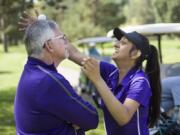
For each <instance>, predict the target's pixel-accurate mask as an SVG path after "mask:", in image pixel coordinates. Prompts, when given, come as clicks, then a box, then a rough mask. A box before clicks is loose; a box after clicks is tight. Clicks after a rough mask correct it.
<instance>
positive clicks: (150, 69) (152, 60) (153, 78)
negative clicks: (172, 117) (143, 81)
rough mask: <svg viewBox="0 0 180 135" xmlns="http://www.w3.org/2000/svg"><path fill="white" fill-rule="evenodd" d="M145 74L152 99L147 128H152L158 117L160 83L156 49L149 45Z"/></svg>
mask: <svg viewBox="0 0 180 135" xmlns="http://www.w3.org/2000/svg"><path fill="white" fill-rule="evenodd" d="M145 72H146V74H147V75H148V78H149V82H150V86H151V90H152V97H151V100H150V109H149V116H150V117H149V127H152V126H153V125H154V124H155V123H156V122H157V120H158V118H159V116H160V101H161V81H160V66H159V60H158V52H157V49H156V47H154V46H153V45H150V54H149V56H148V58H147V64H146V68H145Z"/></svg>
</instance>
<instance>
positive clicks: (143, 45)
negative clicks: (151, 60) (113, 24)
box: [113, 28, 150, 59]
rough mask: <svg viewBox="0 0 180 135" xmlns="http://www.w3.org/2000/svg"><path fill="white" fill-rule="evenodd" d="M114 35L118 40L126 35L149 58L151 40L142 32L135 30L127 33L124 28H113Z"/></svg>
mask: <svg viewBox="0 0 180 135" xmlns="http://www.w3.org/2000/svg"><path fill="white" fill-rule="evenodd" d="M113 34H114V35H113V36H114V37H115V38H116V39H117V40H121V38H122V37H123V36H124V37H126V38H127V39H128V40H129V41H130V42H132V43H133V44H134V45H135V46H136V47H137V48H138V49H139V50H140V51H141V53H142V56H143V57H144V58H145V59H147V58H148V56H149V54H150V45H149V40H148V39H147V38H146V37H145V36H143V35H142V34H140V33H138V32H136V31H133V32H130V33H126V32H124V31H123V30H121V29H119V28H114V30H113Z"/></svg>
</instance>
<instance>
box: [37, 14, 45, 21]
mask: <svg viewBox="0 0 180 135" xmlns="http://www.w3.org/2000/svg"><path fill="white" fill-rule="evenodd" d="M38 20H46V16H45V15H44V14H41V15H39V16H38Z"/></svg>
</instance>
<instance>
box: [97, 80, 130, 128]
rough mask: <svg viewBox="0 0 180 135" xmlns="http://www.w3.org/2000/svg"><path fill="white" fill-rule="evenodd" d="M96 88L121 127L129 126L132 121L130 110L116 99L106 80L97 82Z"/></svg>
mask: <svg viewBox="0 0 180 135" xmlns="http://www.w3.org/2000/svg"><path fill="white" fill-rule="evenodd" d="M95 86H96V88H97V89H98V92H99V94H100V95H101V97H102V99H103V101H104V103H105V105H106V107H107V109H108V110H109V112H110V113H111V115H112V116H113V118H114V119H115V120H116V122H117V123H118V124H119V125H125V124H127V123H128V122H129V120H130V119H131V114H130V113H129V111H128V108H127V107H126V106H124V105H123V104H122V103H121V102H120V101H119V100H117V99H116V97H115V96H114V95H113V93H112V92H111V91H110V90H109V88H108V86H107V85H106V83H105V82H104V80H100V81H96V82H95Z"/></svg>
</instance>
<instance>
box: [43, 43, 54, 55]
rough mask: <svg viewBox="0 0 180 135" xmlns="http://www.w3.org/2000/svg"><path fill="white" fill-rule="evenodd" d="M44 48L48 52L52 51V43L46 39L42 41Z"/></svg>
mask: <svg viewBox="0 0 180 135" xmlns="http://www.w3.org/2000/svg"><path fill="white" fill-rule="evenodd" d="M44 48H45V49H46V51H48V52H50V53H53V52H54V50H53V48H52V43H51V42H49V41H47V42H45V43H44Z"/></svg>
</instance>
